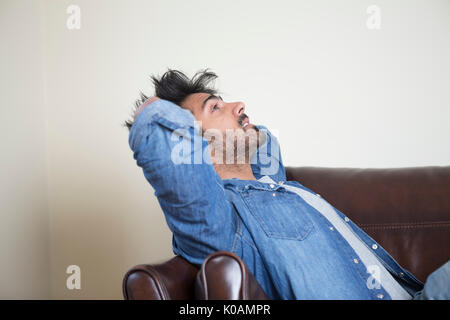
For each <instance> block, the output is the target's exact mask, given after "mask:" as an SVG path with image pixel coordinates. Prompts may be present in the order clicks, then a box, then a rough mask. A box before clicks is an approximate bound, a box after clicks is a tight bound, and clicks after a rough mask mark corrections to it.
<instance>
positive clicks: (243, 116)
mask: <svg viewBox="0 0 450 320" xmlns="http://www.w3.org/2000/svg"><path fill="white" fill-rule="evenodd" d="M245 118H248V115H246V114H245V113H243V114H241V115H240V116H239V119H238V123H239V125H240V126H241V127H242V123H243V122H244V120H245Z"/></svg>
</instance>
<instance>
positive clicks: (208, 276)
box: [195, 251, 269, 300]
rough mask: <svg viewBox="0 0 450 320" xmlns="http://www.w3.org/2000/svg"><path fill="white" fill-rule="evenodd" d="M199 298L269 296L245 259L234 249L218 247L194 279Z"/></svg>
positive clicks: (257, 297)
mask: <svg viewBox="0 0 450 320" xmlns="http://www.w3.org/2000/svg"><path fill="white" fill-rule="evenodd" d="M195 298H196V299H198V300H268V299H269V298H268V297H267V295H266V294H265V292H264V290H263V289H262V288H261V286H260V285H259V283H258V281H257V280H256V279H255V277H254V276H253V275H252V274H251V272H250V271H249V270H248V268H247V266H246V265H245V263H244V262H243V261H242V260H241V259H240V258H239V257H238V256H237V255H235V254H234V253H232V252H228V251H217V252H215V253H213V254H211V255H209V256H208V257H207V258H206V259H205V260H204V261H203V263H202V265H201V268H200V270H199V271H198V273H197V277H196V280H195Z"/></svg>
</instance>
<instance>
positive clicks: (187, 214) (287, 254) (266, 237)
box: [126, 69, 450, 300]
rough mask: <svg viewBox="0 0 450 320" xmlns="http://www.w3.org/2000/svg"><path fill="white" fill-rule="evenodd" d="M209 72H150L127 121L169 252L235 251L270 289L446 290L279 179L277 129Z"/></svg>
mask: <svg viewBox="0 0 450 320" xmlns="http://www.w3.org/2000/svg"><path fill="white" fill-rule="evenodd" d="M216 77H217V76H216V75H215V74H214V73H212V72H209V71H208V70H204V71H201V72H198V73H197V74H196V75H195V76H194V77H193V78H192V79H189V78H188V77H186V76H185V75H184V74H183V73H182V72H180V71H176V70H170V69H169V71H167V72H166V73H165V74H164V75H163V76H162V77H161V78H160V79H157V78H155V77H152V79H153V83H154V85H155V96H154V97H152V98H148V97H147V96H145V95H144V94H141V99H140V100H139V101H137V103H136V110H135V112H134V115H133V120H132V121H127V122H126V125H127V126H128V128H129V129H130V136H129V144H130V147H131V149H132V150H133V152H134V158H135V159H136V161H137V164H138V166H140V167H141V168H142V169H143V172H144V176H145V177H146V179H147V180H148V181H149V182H150V184H151V185H152V186H153V188H154V189H155V195H156V196H157V197H158V201H159V203H160V205H161V207H162V209H163V211H164V214H165V217H166V221H167V224H168V226H169V228H170V230H171V231H172V232H173V241H172V245H173V251H174V253H175V254H177V255H181V256H182V257H183V258H185V259H186V260H188V261H189V262H191V263H193V264H196V265H200V264H201V263H202V262H203V260H204V259H205V258H206V256H208V255H209V254H211V253H213V252H215V251H218V250H226V251H231V252H234V253H235V254H237V255H238V256H240V257H241V258H242V260H243V261H244V262H245V263H246V265H247V266H248V268H249V269H250V270H251V272H252V273H253V275H254V276H255V278H256V279H257V280H258V282H259V283H260V284H261V286H262V288H263V289H264V291H265V292H266V294H267V295H268V296H269V297H270V298H272V299H377V300H384V299H412V298H433V297H442V294H448V289H446V290H447V293H445V292H444V293H443V291H445V289H444V290H441V291H440V292H438V293H437V294H435V292H434V291H433V290H435V288H436V285H432V286H431V289H433V290H431V289H430V290H422V289H423V288H424V284H423V283H421V282H420V281H419V280H417V279H416V278H415V277H414V276H413V275H412V274H411V273H410V272H408V271H407V270H405V269H403V268H402V267H401V266H399V265H398V263H397V262H396V261H395V260H394V259H393V258H392V257H391V256H390V255H389V254H388V253H387V252H386V251H385V250H384V249H383V248H382V247H381V246H380V245H379V244H378V243H376V242H375V241H374V240H373V239H372V238H371V237H370V236H368V235H367V234H366V233H364V232H363V231H362V230H361V229H360V228H358V227H357V226H356V225H355V224H354V223H353V222H352V221H351V220H350V219H349V218H348V217H346V216H345V215H344V214H343V213H341V212H340V211H339V210H337V209H335V208H333V207H332V206H331V205H330V204H329V203H328V202H327V201H326V200H324V199H323V198H321V197H320V196H319V195H318V194H316V193H314V192H313V191H312V190H310V189H308V188H307V187H305V186H303V185H301V184H300V183H298V182H296V181H286V174H285V169H284V166H283V163H282V160H281V153H280V150H279V147H278V141H277V139H276V138H275V137H274V136H273V135H272V134H271V133H270V132H269V131H268V130H267V129H266V128H265V127H263V126H255V125H253V124H251V122H250V119H249V117H248V116H247V115H246V114H245V105H244V103H242V102H225V101H223V100H222V98H221V97H220V96H218V95H217V91H216V90H215V89H213V88H211V87H210V86H209V83H210V82H211V81H212V80H214V79H215V78H216ZM444 267H445V268H444ZM444 267H443V271H442V270H441V271H440V273H439V274H438V279H442V277H444V278H445V277H447V278H445V279H446V280H445V281H446V282H444V283H446V284H448V283H449V281H448V279H449V277H448V273H449V272H448V271H449V270H450V265H449V263H447V264H446V265H445V266H444ZM438 271H439V270H438ZM442 274H444V276H442ZM445 274H447V276H445ZM435 282H436V281H435ZM438 282H442V281H438ZM427 284H428V282H427ZM425 289H427V287H425ZM439 294H441V296H439ZM432 295H434V296H432Z"/></svg>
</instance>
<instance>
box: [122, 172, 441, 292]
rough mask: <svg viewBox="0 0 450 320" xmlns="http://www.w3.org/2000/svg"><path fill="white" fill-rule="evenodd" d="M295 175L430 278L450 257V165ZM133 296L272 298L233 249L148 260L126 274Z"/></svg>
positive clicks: (403, 261)
mask: <svg viewBox="0 0 450 320" xmlns="http://www.w3.org/2000/svg"><path fill="white" fill-rule="evenodd" d="M286 173H287V179H288V180H296V181H298V182H300V183H301V184H302V185H304V186H306V187H308V188H309V189H311V190H313V191H315V192H317V193H319V194H320V195H322V197H324V198H325V199H326V200H327V201H328V202H329V203H331V204H332V205H333V206H334V207H336V208H337V209H339V210H340V211H341V212H343V213H345V214H346V215H347V216H348V217H349V218H350V219H352V220H353V221H354V222H355V223H356V224H358V225H359V226H360V227H361V228H362V229H363V230H364V231H365V232H367V233H368V234H369V235H370V236H372V238H374V239H375V240H376V241H377V242H378V243H380V244H381V245H382V246H383V247H384V248H385V249H386V250H387V251H388V252H389V253H390V254H391V255H392V256H393V257H394V259H396V260H397V262H399V263H400V265H402V266H403V267H405V268H406V269H407V270H409V271H411V272H412V273H413V274H414V275H415V276H416V277H417V278H418V279H419V280H421V281H422V282H425V280H426V278H427V276H428V275H429V274H430V273H431V272H433V271H434V270H435V269H437V268H438V267H440V266H441V265H442V264H444V263H445V262H446V261H448V260H450V166H445V167H438V166H433V167H414V168H393V169H355V168H319V167H297V168H294V167H291V168H286ZM123 295H124V298H125V299H152V300H166V299H212V300H214V299H217V300H219V299H220V300H222V299H223V300H247V299H255V300H257V299H268V298H267V296H266V295H265V293H264V292H263V290H262V289H261V287H260V286H259V284H258V283H257V281H256V280H255V278H254V277H253V275H252V274H251V273H250V272H249V270H248V269H247V267H246V266H245V264H244V263H243V262H242V260H241V259H240V258H239V257H238V256H236V255H235V254H233V253H231V252H226V251H219V252H215V253H213V254H212V255H210V256H208V257H207V258H206V259H205V260H204V262H203V264H202V265H201V267H200V268H197V267H196V266H194V265H192V264H190V263H189V262H187V261H186V260H184V259H183V258H181V257H179V256H177V257H174V258H172V259H171V260H169V261H167V262H164V263H161V264H153V265H150V264H142V265H138V266H135V267H134V268H132V269H130V270H129V271H128V272H127V273H126V275H125V277H124V279H123Z"/></svg>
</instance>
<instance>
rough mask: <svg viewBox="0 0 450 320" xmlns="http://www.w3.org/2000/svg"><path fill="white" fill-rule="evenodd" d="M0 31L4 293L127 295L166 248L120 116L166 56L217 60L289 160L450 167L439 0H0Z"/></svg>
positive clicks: (213, 64)
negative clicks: (130, 277) (135, 271)
mask: <svg viewBox="0 0 450 320" xmlns="http://www.w3.org/2000/svg"><path fill="white" fill-rule="evenodd" d="M71 4H75V5H78V6H79V7H80V9H81V28H80V29H79V30H69V29H68V28H67V26H66V22H67V19H68V18H69V14H68V13H67V12H66V10H67V8H68V6H69V5H71ZM370 5H377V6H378V7H379V8H380V9H381V29H379V30H370V29H368V28H367V26H366V21H367V19H368V18H369V15H368V14H367V12H366V10H367V8H368V7H369V6H370ZM0 39H1V41H0V47H1V50H0V66H1V70H0V90H1V94H0V101H1V111H0V114H1V120H2V124H1V126H0V130H1V135H2V149H1V164H2V165H1V167H0V173H1V176H0V191H1V193H0V196H1V198H0V200H1V201H0V219H1V222H0V270H1V273H0V298H3V299H29V298H39V299H47V298H53V299H106V298H108V299H109V298H110V299H122V292H121V284H122V277H123V275H124V273H125V272H126V271H127V270H128V269H129V268H130V267H132V266H133V265H136V264H140V263H155V262H160V261H163V260H165V259H168V258H170V257H172V255H173V254H172V250H171V233H170V231H169V229H168V227H167V226H166V223H165V220H164V218H163V215H162V211H161V209H160V207H159V204H158V202H157V199H156V198H155V196H154V195H153V189H152V188H151V186H150V185H149V184H148V183H147V181H146V180H145V178H144V176H143V174H142V172H141V170H140V169H139V168H138V167H137V166H136V164H135V161H134V159H133V157H132V153H131V150H130V149H129V146H128V132H127V129H126V128H124V127H122V126H121V124H122V122H123V121H124V120H126V119H127V118H128V117H129V115H130V112H131V108H132V106H133V102H134V100H135V99H136V98H137V97H138V95H139V92H140V91H143V92H145V93H147V94H153V88H152V86H151V82H150V78H149V77H150V75H162V74H163V73H164V72H165V71H166V70H167V68H174V69H180V70H182V71H184V72H186V73H187V74H188V75H189V76H192V75H193V74H194V73H195V72H196V71H198V70H200V69H203V68H206V67H209V68H211V70H212V71H214V72H216V73H217V74H218V75H219V79H218V80H217V81H216V87H217V88H218V89H219V90H220V91H221V92H222V97H223V98H224V99H225V100H227V101H236V100H241V101H243V102H244V103H245V104H246V106H247V109H246V113H247V114H248V115H249V116H250V119H251V121H252V122H253V123H257V124H264V125H266V126H267V127H269V128H270V129H271V130H273V131H274V132H276V133H277V135H278V137H279V140H280V142H281V148H282V154H283V158H284V161H285V164H286V165H292V166H324V167H362V168H384V167H412V166H429V165H449V164H450V148H449V145H450V127H449V125H448V121H449V119H450V111H449V107H450V90H449V89H450V1H444V0H441V1H438V0H433V1H430V0H426V1H425V0H424V1H392V0H390V1H365V0H355V1H334V0H328V1H298V0H296V1H283V0H280V1H261V0H258V1H211V0H209V1H206V0H204V1H203V0H202V1H198V0H190V1H168V0H161V1H159V0H158V1H155V0H151V1H136V0H133V1H131V0H126V1H125V0H123V1H113V0H95V1H88V0H73V1H66V0H60V1H44V0H36V1H32V0H29V1H26V0H6V1H5V0H0ZM72 264H75V265H78V266H80V268H81V290H68V289H67V288H66V279H67V277H68V274H66V268H67V267H68V266H69V265H72Z"/></svg>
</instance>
